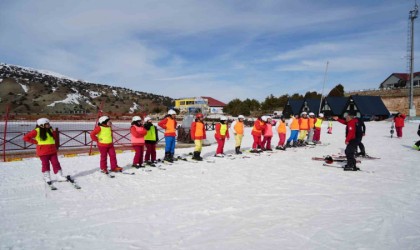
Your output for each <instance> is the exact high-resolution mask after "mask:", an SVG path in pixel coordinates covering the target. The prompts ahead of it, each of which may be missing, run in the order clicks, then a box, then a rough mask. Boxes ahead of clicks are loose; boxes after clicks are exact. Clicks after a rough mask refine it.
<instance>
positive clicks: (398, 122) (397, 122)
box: [394, 113, 406, 138]
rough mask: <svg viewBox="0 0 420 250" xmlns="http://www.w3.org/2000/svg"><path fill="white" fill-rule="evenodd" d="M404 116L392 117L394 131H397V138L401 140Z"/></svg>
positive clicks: (398, 114)
mask: <svg viewBox="0 0 420 250" xmlns="http://www.w3.org/2000/svg"><path fill="white" fill-rule="evenodd" d="M405 117H406V115H405V114H401V113H397V114H396V115H395V117H394V123H395V130H396V131H397V137H398V138H402V136H403V127H404V120H405Z"/></svg>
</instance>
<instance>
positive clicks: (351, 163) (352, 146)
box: [333, 111, 362, 171]
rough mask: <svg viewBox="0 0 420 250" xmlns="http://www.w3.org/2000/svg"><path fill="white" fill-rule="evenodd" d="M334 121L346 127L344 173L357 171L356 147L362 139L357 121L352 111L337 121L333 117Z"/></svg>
mask: <svg viewBox="0 0 420 250" xmlns="http://www.w3.org/2000/svg"><path fill="white" fill-rule="evenodd" d="M333 119H334V120H336V121H338V122H340V123H342V124H345V125H346V140H345V143H346V145H347V146H346V149H345V151H344V152H345V154H346V158H347V164H346V165H345V167H344V171H357V170H360V168H358V167H357V166H356V158H355V155H356V150H357V146H358V145H359V143H360V138H361V137H362V132H361V127H360V126H359V124H358V122H359V120H358V119H357V118H355V114H354V111H348V114H347V116H346V118H345V120H343V119H339V118H338V117H337V116H334V117H333Z"/></svg>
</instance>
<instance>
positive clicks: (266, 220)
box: [0, 121, 420, 250]
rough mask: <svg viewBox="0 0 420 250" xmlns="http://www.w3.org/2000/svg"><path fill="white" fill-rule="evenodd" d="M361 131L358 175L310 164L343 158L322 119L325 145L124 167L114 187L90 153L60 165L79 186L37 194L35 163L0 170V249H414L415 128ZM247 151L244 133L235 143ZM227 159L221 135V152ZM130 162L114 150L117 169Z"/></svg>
mask: <svg viewBox="0 0 420 250" xmlns="http://www.w3.org/2000/svg"><path fill="white" fill-rule="evenodd" d="M52 125H53V126H54V122H52ZM366 126H367V135H366V136H365V138H364V139H363V141H364V144H365V146H366V151H367V153H368V154H370V155H372V156H378V157H381V159H379V160H364V159H362V163H361V164H359V165H358V166H359V167H360V168H361V169H362V170H367V171H369V172H345V171H343V170H341V169H337V168H328V167H323V166H322V162H321V161H313V160H311V157H313V156H323V155H327V154H334V153H340V152H342V151H343V150H344V148H345V145H344V128H345V126H344V125H341V124H339V123H334V128H333V134H332V135H328V134H327V133H326V123H324V127H323V131H322V134H321V140H322V141H323V142H324V143H330V144H329V145H327V146H316V147H315V148H298V149H290V150H287V151H285V152H282V151H276V152H274V153H272V154H271V155H268V154H266V153H264V154H262V155H252V154H247V155H250V156H251V158H245V159H243V158H238V159H234V160H231V159H219V158H217V159H215V162H214V163H208V162H202V163H189V162H183V161H181V162H176V163H175V164H173V165H167V166H164V168H166V170H159V169H152V168H150V169H152V171H150V172H147V171H144V170H135V169H131V168H128V167H126V168H127V171H134V172H136V175H122V174H116V177H115V178H114V179H111V178H108V177H106V176H105V175H103V174H101V173H99V172H98V169H99V155H95V156H77V157H72V158H64V157H60V162H61V165H62V167H63V172H64V173H65V174H70V175H72V176H73V177H74V178H75V179H76V182H77V183H78V184H79V185H80V186H81V187H82V189H80V190H76V189H75V188H73V187H72V186H71V185H70V183H55V185H56V187H57V188H58V190H57V191H51V190H49V189H48V187H47V186H46V185H45V184H44V182H43V180H42V176H41V171H40V169H41V166H40V165H41V164H40V161H39V159H38V158H30V159H25V160H24V161H21V162H8V163H4V162H1V163H0V194H1V195H0V222H1V227H0V249H153V250H155V249H196V250H206V249H208V250H210V249H229V250H232V249H235V250H236V249H237V250H243V249H256V250H262V249H381V250H383V249H419V246H420V213H419V208H420V167H419V162H420V152H418V151H415V150H413V149H411V146H412V145H413V144H414V142H415V141H416V140H418V139H420V138H419V137H418V136H417V127H418V123H414V122H413V123H411V122H407V123H406V127H405V128H404V137H403V138H402V139H396V138H393V139H391V138H390V136H389V135H390V134H389V130H390V126H391V124H390V122H387V121H383V122H369V123H366ZM213 134H214V132H208V134H207V137H208V138H209V140H210V141H213V142H214V139H213ZM277 142H278V138H277V136H276V137H274V138H273V144H274V143H277ZM251 144H252V138H251V135H250V129H249V128H248V129H247V130H246V136H245V137H244V141H243V147H244V148H249V147H250V146H251ZM215 149H216V145H215V144H212V145H211V146H209V147H205V148H204V149H203V154H202V155H204V156H205V157H209V159H210V157H211V156H212V155H213V154H214V152H215ZM191 151H192V149H177V150H176V154H179V155H181V154H185V153H188V152H191ZM233 151H234V140H233V138H231V139H230V140H229V141H227V142H226V146H225V152H226V153H232V152H233ZM163 154H164V152H163V150H159V151H158V156H159V157H162V156H163ZM133 155H134V153H133V152H130V151H126V152H124V153H120V154H118V155H117V159H118V162H119V165H120V166H127V165H129V164H131V161H132V158H133ZM52 178H54V176H53V177H52Z"/></svg>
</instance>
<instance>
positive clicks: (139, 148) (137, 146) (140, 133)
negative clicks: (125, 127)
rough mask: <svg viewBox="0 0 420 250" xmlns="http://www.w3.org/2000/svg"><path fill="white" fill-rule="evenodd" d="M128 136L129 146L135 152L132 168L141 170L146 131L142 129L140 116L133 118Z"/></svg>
mask: <svg viewBox="0 0 420 250" xmlns="http://www.w3.org/2000/svg"><path fill="white" fill-rule="evenodd" d="M130 134H131V145H132V147H133V149H134V152H135V154H134V158H133V165H132V167H133V168H137V169H139V168H143V167H144V166H143V153H144V136H145V135H146V134H147V130H146V129H145V128H144V127H143V124H142V123H141V117H140V116H133V118H132V122H131V127H130Z"/></svg>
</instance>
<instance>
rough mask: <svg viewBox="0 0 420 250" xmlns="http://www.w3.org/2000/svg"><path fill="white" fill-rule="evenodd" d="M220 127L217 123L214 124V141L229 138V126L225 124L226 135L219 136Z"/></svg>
mask: <svg viewBox="0 0 420 250" xmlns="http://www.w3.org/2000/svg"><path fill="white" fill-rule="evenodd" d="M221 127H222V124H221V123H217V124H216V134H214V137H215V138H216V139H225V138H228V139H229V138H230V136H229V126H228V125H227V124H226V134H225V135H221V134H220V128H221Z"/></svg>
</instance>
